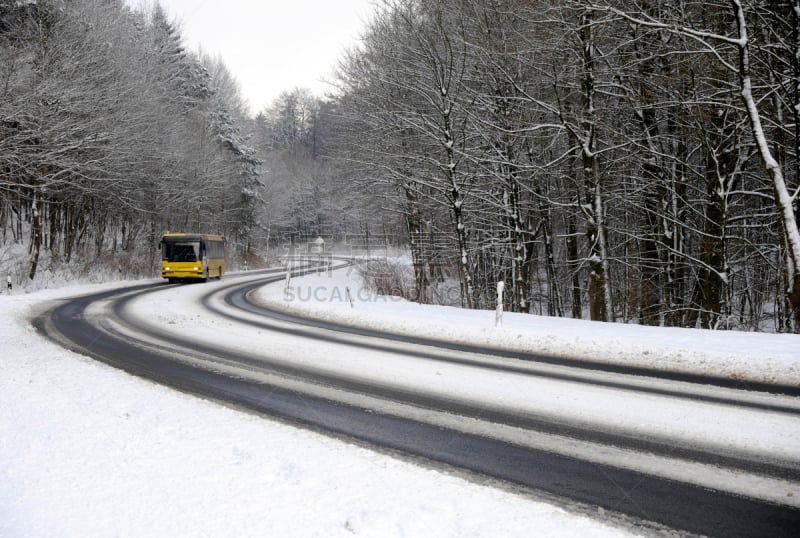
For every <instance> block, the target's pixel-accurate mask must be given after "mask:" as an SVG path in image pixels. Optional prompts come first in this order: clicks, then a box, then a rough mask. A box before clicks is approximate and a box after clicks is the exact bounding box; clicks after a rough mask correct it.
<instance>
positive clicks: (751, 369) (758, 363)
mask: <svg viewBox="0 0 800 538" xmlns="http://www.w3.org/2000/svg"><path fill="white" fill-rule="evenodd" d="M223 283H224V281H223ZM116 285H119V284H116ZM213 285H215V284H209V285H207V286H213ZM109 287H113V285H108V284H105V285H87V286H80V287H72V288H63V289H57V290H48V291H40V292H36V293H32V294H16V295H12V296H0V342H1V344H0V345H2V349H3V352H2V355H1V356H0V536H3V537H22V536H25V537H28V536H48V537H50V536H168V535H171V536H201V535H202V536H279V535H280V536H352V535H356V536H381V537H383V536H533V535H535V536H627V535H630V534H631V532H632V531H631V530H630V529H625V528H621V527H619V526H614V525H612V524H611V523H609V522H607V521H604V520H602V519H594V518H589V517H587V516H586V515H585V514H581V513H577V512H574V511H568V510H566V509H564V508H561V507H558V506H555V505H552V504H548V503H547V502H543V501H541V500H535V499H531V498H528V497H522V496H518V495H514V494H513V493H511V492H509V491H505V490H502V489H497V488H494V487H490V486H485V485H481V484H477V483H475V482H471V481H468V480H466V479H464V478H463V477H460V476H456V475H453V474H449V473H446V472H442V471H437V470H433V469H430V468H425V467H419V466H416V465H414V464H412V463H409V462H407V461H403V460H401V459H395V458H392V457H390V456H387V455H385V454H380V453H376V452H373V451H370V450H368V449H365V448H363V447H359V446H355V445H352V444H349V443H346V442H342V441H340V440H336V439H331V438H328V437H325V436H322V435H320V434H317V433H313V432H308V431H305V430H301V429H297V428H294V427H291V426H288V425H286V424H282V423H279V422H275V421H271V420H268V419H265V418H263V417H259V416H254V415H251V414H248V413H244V412H240V411H238V410H235V409H230V408H227V407H223V406H220V405H218V404H215V403H212V402H208V401H204V400H202V399H199V398H195V397H192V396H189V395H185V394H182V393H178V392H175V391H172V390H170V389H167V388H164V387H161V386H158V385H155V384H153V383H150V382H147V381H144V380H141V379H138V378H135V377H131V376H129V375H127V374H124V373H122V372H119V371H116V370H114V369H112V368H110V367H107V366H104V365H102V364H98V363H96V362H95V361H92V360H90V359H87V358H84V357H82V356H79V355H76V354H74V353H71V352H67V351H64V350H62V349H60V348H59V347H57V346H56V345H54V344H52V343H50V342H48V341H46V340H44V339H42V338H41V337H40V336H38V335H37V334H36V332H35V331H34V330H33V328H32V327H31V326H30V323H29V321H28V318H29V317H30V315H31V313H32V312H33V311H34V310H35V309H36V308H37V307H38V305H40V304H42V303H43V302H45V301H48V300H53V299H60V298H64V297H69V296H75V295H79V294H86V293H90V292H93V291H99V290H102V289H107V288H109ZM205 287H206V286H187V287H184V288H183V289H181V288H178V292H177V294H172V293H170V292H166V291H165V292H163V293H158V294H154V295H153V294H151V295H150V298H149V303H148V305H149V306H148V307H149V308H151V309H152V312H153V316H157V315H160V316H170V315H171V314H170V312H171V311H174V310H176V309H177V310H180V309H183V310H184V311H185V309H186V308H190V307H187V306H185V305H183V306H181V305H182V304H183V303H180V299H178V297H186V300H187V301H189V300H190V299H191V297H192V296H193V295H196V293H197V291H198V290H201V289H202V288H205ZM347 288H350V296H351V297H352V298H353V300H354V304H353V306H352V307H351V305H350V302H349V300H348V298H347V291H346V290H347ZM258 296H259V300H262V301H268V302H271V303H273V304H280V305H282V307H284V308H287V309H290V310H293V311H303V312H306V313H313V314H314V315H316V316H323V317H327V318H329V319H336V320H344V321H347V322H349V323H357V324H363V325H369V326H375V327H380V328H391V329H392V330H395V331H399V332H402V331H409V332H412V333H414V334H424V335H429V336H436V337H443V336H444V337H447V338H450V339H454V340H458V341H473V342H477V343H488V344H491V345H494V346H497V347H506V348H511V349H515V348H522V349H527V350H537V349H538V350H541V351H544V352H549V353H553V354H562V353H572V354H577V355H578V356H583V357H594V356H595V354H597V353H600V355H599V358H600V359H601V360H615V361H619V362H632V361H638V362H644V363H645V364H649V365H653V366H655V367H663V368H682V369H684V370H687V371H694V370H698V371H701V372H713V373H715V374H717V375H720V374H726V375H731V376H734V377H739V378H742V379H758V380H772V381H778V380H779V381H781V382H783V383H797V382H798V379H800V373H798V370H799V369H800V338H798V337H797V336H796V335H764V334H752V333H741V334H740V333H730V332H726V333H710V332H706V331H690V330H678V329H673V330H664V329H650V328H643V327H636V326H625V325H607V324H594V323H590V322H581V321H574V320H554V319H548V318H541V317H532V316H516V315H510V314H506V315H505V317H504V323H503V327H501V328H496V327H494V312H460V311H456V310H454V309H449V308H438V307H421V306H418V305H413V304H408V303H405V302H401V301H397V300H395V299H387V298H379V297H374V296H372V295H370V294H369V293H367V292H366V291H365V290H361V289H360V288H359V285H358V279H357V277H356V275H355V274H354V273H353V272H352V271H349V270H348V271H340V272H336V273H333V274H322V275H317V276H311V277H304V278H302V279H294V280H293V281H292V288H291V289H290V291H289V292H288V293H287V291H286V290H284V288H283V284H278V285H273V286H269V287H266V288H264V289H263V290H262V291H261V292H260V293H259V294H258ZM287 299H291V300H287ZM137 308H141V307H137ZM196 320H197V316H195V322H196ZM173 321H174V322H175V324H176V325H177V326H180V325H181V320H173ZM188 321H191V320H188ZM252 338H254V339H257V338H258V336H257V335H252ZM265 345H266V344H265Z"/></svg>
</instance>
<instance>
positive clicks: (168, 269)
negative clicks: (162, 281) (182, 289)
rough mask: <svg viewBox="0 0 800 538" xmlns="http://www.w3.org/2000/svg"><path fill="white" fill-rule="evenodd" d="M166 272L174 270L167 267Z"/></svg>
mask: <svg viewBox="0 0 800 538" xmlns="http://www.w3.org/2000/svg"><path fill="white" fill-rule="evenodd" d="M164 271H172V269H170V268H169V267H165V268H164Z"/></svg>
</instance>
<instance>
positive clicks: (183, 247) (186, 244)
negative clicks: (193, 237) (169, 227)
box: [161, 241, 200, 262]
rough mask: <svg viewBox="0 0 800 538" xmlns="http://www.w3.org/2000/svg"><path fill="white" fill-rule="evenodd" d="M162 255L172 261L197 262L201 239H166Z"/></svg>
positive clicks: (162, 245)
mask: <svg viewBox="0 0 800 538" xmlns="http://www.w3.org/2000/svg"><path fill="white" fill-rule="evenodd" d="M161 247H162V257H163V259H165V260H167V261H170V262H196V261H197V260H198V259H199V256H200V242H199V241H164V242H162V243H161Z"/></svg>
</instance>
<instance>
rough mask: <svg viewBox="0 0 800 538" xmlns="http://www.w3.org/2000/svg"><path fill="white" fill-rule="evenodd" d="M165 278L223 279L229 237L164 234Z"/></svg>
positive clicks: (175, 279) (162, 259) (163, 257)
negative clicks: (226, 243)
mask: <svg viewBox="0 0 800 538" xmlns="http://www.w3.org/2000/svg"><path fill="white" fill-rule="evenodd" d="M159 248H160V249H161V277H162V278H166V279H167V280H169V283H170V284H172V283H174V282H178V281H186V280H200V281H202V282H205V281H206V280H208V279H209V278H222V275H223V273H225V237H223V236H221V235H213V234H185V233H170V232H167V233H165V234H164V235H163V236H161V242H160V243H159Z"/></svg>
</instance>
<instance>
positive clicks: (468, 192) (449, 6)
mask: <svg viewBox="0 0 800 538" xmlns="http://www.w3.org/2000/svg"><path fill="white" fill-rule="evenodd" d="M798 24H799V23H798V4H797V2H796V1H777V0H750V1H738V0H717V1H711V2H708V1H703V2H699V1H685V0H667V1H662V2H644V1H636V0H616V1H613V2H603V1H586V0H555V1H551V0H548V1H547V2H544V1H539V0H431V1H428V0H426V1H419V0H383V1H382V2H381V3H380V4H379V9H378V12H377V13H376V14H375V16H374V19H373V21H372V22H371V25H370V27H369V29H368V31H367V32H366V34H365V36H364V39H363V43H362V44H361V47H360V48H358V49H356V50H353V51H351V53H350V54H349V55H348V56H347V57H346V58H345V59H344V60H343V61H342V62H341V66H340V71H339V74H338V77H337V85H338V89H339V91H340V97H339V100H338V106H339V108H340V114H341V116H340V118H341V121H340V123H339V126H338V129H339V130H338V131H337V134H336V136H337V140H338V145H339V146H340V147H341V148H342V149H341V152H340V155H341V156H342V157H343V158H345V159H347V160H348V161H349V162H351V163H357V166H356V165H354V166H353V167H352V170H353V171H352V173H353V174H354V176H353V177H354V181H356V182H358V184H359V185H360V186H362V185H365V184H371V185H372V192H373V193H374V194H377V195H380V196H381V197H382V199H384V200H391V203H390V204H387V206H389V207H390V209H391V210H392V211H394V212H398V213H399V214H401V215H402V216H403V219H404V221H405V226H406V229H407V238H408V241H409V243H410V246H411V251H412V258H413V263H414V267H415V278H416V285H417V296H418V297H419V298H420V299H421V300H423V301H424V300H426V289H428V287H429V286H430V284H431V281H432V280H433V279H435V278H436V277H437V273H440V272H441V271H442V270H443V269H442V268H444V269H445V270H449V271H451V273H452V275H453V276H454V277H456V278H458V280H459V281H460V282H461V288H462V291H463V297H464V299H463V301H464V304H465V305H468V306H474V307H487V306H491V305H492V301H493V294H494V288H495V282H497V281H498V280H504V281H505V282H506V284H507V289H509V288H510V290H509V292H508V293H507V294H506V301H507V303H508V307H510V308H512V309H514V310H517V311H524V312H536V313H543V314H548V315H556V316H573V317H582V316H587V317H590V318H591V319H595V320H607V321H610V320H619V321H626V322H638V323H643V324H648V325H665V326H689V327H704V328H733V327H736V328H743V329H754V330H761V329H766V330H777V331H792V330H797V329H798V328H800V234H798V229H797V222H798V215H799V212H798V188H799V184H798V168H800V160H798V133H800V130H799V129H800V127H798V114H800V112H798V111H800V107H798V106H797V105H798V103H800V68H798V58H800V55H798V54H797V53H798V50H800V41H799V39H800V38H798V28H800V26H798ZM358 180H361V181H358Z"/></svg>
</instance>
